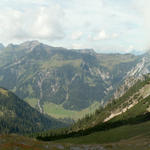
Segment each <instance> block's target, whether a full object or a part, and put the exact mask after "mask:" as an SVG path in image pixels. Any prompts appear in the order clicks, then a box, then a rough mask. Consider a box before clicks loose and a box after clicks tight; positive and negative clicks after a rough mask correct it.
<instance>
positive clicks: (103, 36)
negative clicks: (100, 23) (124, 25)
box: [89, 30, 119, 41]
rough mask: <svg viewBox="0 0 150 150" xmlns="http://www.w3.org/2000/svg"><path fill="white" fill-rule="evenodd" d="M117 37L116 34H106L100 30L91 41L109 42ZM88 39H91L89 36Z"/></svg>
mask: <svg viewBox="0 0 150 150" xmlns="http://www.w3.org/2000/svg"><path fill="white" fill-rule="evenodd" d="M118 37H119V35H118V34H117V33H112V34H108V33H106V31H105V30H102V31H100V32H99V33H98V34H97V35H96V36H95V37H94V38H93V40H95V41H97V40H111V39H115V38H118ZM89 38H91V36H89Z"/></svg>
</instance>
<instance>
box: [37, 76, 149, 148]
mask: <svg viewBox="0 0 150 150" xmlns="http://www.w3.org/2000/svg"><path fill="white" fill-rule="evenodd" d="M149 107H150V75H146V76H144V77H143V79H142V80H139V81H137V83H136V84H134V86H132V87H131V88H130V89H129V90H128V91H127V92H126V93H125V94H124V95H123V96H122V97H120V98H119V99H115V100H113V101H112V102H110V103H109V104H108V105H107V106H106V107H105V108H101V109H99V110H97V111H96V112H95V114H93V115H91V116H88V115H87V116H86V117H85V118H84V119H81V120H79V121H78V122H77V123H75V124H74V126H72V127H70V129H63V130H56V131H53V132H45V133H41V134H36V135H35V136H36V137H37V138H38V139H41V140H46V141H47V140H50V141H53V140H57V141H58V142H69V143H74V144H90V143H91V144H104V143H111V142H119V141H122V142H123V140H124V142H126V141H128V142H131V141H132V140H133V139H135V140H137V141H138V140H140V139H141V140H143V139H147V142H148V143H149V142H150V141H149V140H148V137H149V135H150V130H149V129H150V128H149V125H150V109H149ZM54 133H55V134H54ZM130 139H131V141H130ZM137 145H138V143H137ZM146 145H147V147H148V144H145V146H146ZM132 148H135V147H132ZM132 148H131V147H130V148H128V149H132ZM137 148H138V146H137ZM143 148H144V145H143ZM118 149H119V148H118Z"/></svg>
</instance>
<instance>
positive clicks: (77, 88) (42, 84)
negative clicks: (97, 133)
mask: <svg viewBox="0 0 150 150" xmlns="http://www.w3.org/2000/svg"><path fill="white" fill-rule="evenodd" d="M149 58H150V53H149V52H147V53H146V54H143V55H138V56H135V55H132V54H99V53H96V52H95V51H94V50H92V49H79V50H74V49H65V48H62V47H52V46H48V45H45V44H42V43H40V42H38V41H28V42H25V43H22V44H19V45H14V44H9V45H8V46H7V47H4V46H3V45H2V46H1V50H0V86H1V87H4V88H6V89H9V90H10V91H12V92H14V93H15V94H16V95H17V96H19V97H20V98H21V99H23V100H24V101H25V102H27V103H28V104H30V106H32V107H33V108H36V109H37V110H38V111H40V112H41V113H44V114H48V115H50V116H53V117H55V118H72V119H75V120H77V119H78V118H81V117H83V116H85V114H86V113H87V112H88V113H89V112H91V113H92V112H94V111H95V110H96V109H97V108H98V107H99V106H103V105H105V104H106V103H107V102H108V100H109V99H110V98H111V97H112V96H113V95H114V96H115V97H119V96H121V93H122V94H123V93H124V92H125V91H126V90H127V89H128V88H129V87H130V86H132V85H133V84H134V83H135V82H136V80H135V81H134V80H132V79H131V80H130V78H131V77H132V78H135V77H136V78H139V77H140V76H141V75H142V74H147V73H149V72H150V61H149V60H150V59H149ZM131 83H132V84H131ZM120 85H123V86H122V88H121V89H122V91H121V90H120V89H119V90H118V88H119V87H120Z"/></svg>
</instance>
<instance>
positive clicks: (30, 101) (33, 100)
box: [25, 98, 38, 108]
mask: <svg viewBox="0 0 150 150" xmlns="http://www.w3.org/2000/svg"><path fill="white" fill-rule="evenodd" d="M25 102H27V103H28V104H29V105H30V106H32V107H33V108H35V107H36V106H37V103H38V99H36V98H26V99H25Z"/></svg>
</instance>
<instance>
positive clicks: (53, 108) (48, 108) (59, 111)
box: [43, 102, 100, 120]
mask: <svg viewBox="0 0 150 150" xmlns="http://www.w3.org/2000/svg"><path fill="white" fill-rule="evenodd" d="M99 106H100V104H99V103H98V102H95V103H93V105H91V106H90V107H89V108H86V109H84V110H82V111H72V110H67V109H64V108H63V107H62V105H56V104H54V103H49V102H46V103H44V105H43V108H44V112H45V113H46V114H48V115H50V116H52V117H54V118H57V119H59V118H62V119H64V118H71V119H74V120H78V119H79V118H82V117H84V116H85V115H86V114H91V113H94V112H95V110H96V109H97V108H98V107H99Z"/></svg>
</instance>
